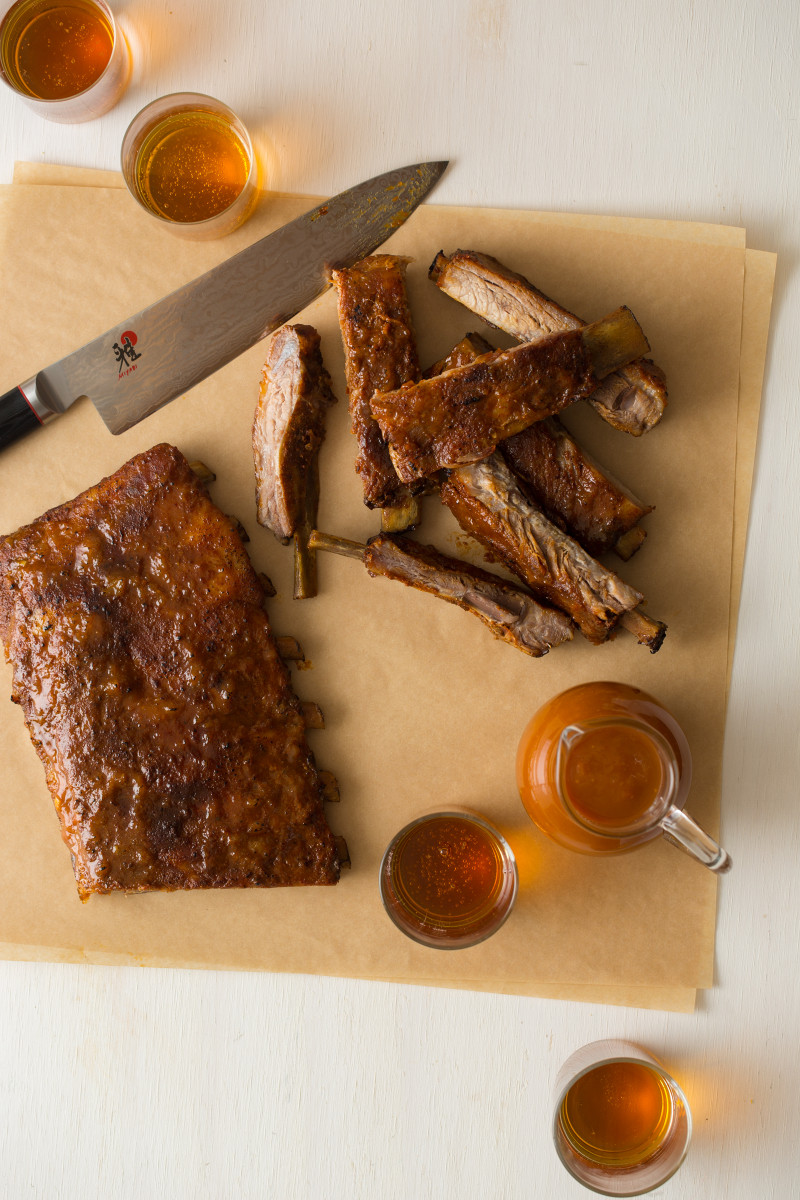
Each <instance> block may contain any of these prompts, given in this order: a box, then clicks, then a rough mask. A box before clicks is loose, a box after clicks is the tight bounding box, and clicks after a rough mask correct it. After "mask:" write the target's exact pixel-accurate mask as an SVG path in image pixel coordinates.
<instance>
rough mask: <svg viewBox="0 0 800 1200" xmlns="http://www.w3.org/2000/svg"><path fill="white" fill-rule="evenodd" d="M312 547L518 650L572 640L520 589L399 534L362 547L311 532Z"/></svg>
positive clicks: (567, 628)
mask: <svg viewBox="0 0 800 1200" xmlns="http://www.w3.org/2000/svg"><path fill="white" fill-rule="evenodd" d="M311 543H312V545H313V546H314V547H315V548H316V549H318V550H331V551H333V552H334V553H336V554H344V555H346V556H347V557H348V558H360V559H361V560H362V561H363V563H364V566H365V567H366V568H367V571H368V572H369V574H370V575H372V576H379V575H381V576H383V577H384V578H385V579H394V580H397V581H398V582H399V583H404V584H406V585H407V586H408V587H414V588H417V589H419V590H420V591H423V592H428V593H429V594H430V595H432V596H438V597H439V599H440V600H447V601H448V602H449V603H450V604H456V605H458V607H459V608H463V609H464V610H465V611H466V612H469V613H472V615H473V616H475V617H478V618H479V619H480V620H481V621H483V623H484V625H486V626H487V627H488V628H489V629H490V630H491V631H492V633H493V634H494V636H495V637H497V638H501V639H502V640H503V641H505V642H508V643H509V644H510V645H512V646H516V648H517V649H518V650H522V651H524V653H525V654H530V655H531V656H532V657H533V658H541V657H542V655H544V654H547V652H548V651H549V650H551V649H552V648H553V647H554V646H560V645H561V644H562V643H563V642H566V641H569V640H570V639H571V638H572V631H573V627H572V622H571V621H570V620H569V618H568V617H567V616H565V615H564V613H562V612H559V611H558V609H555V608H548V607H547V606H545V605H543V604H539V603H538V602H537V601H536V600H534V598H533V597H532V596H531V595H530V594H529V593H528V592H527V591H525V590H524V589H523V588H520V587H518V586H516V585H515V584H513V583H510V582H509V581H508V580H507V579H503V578H501V576H499V575H493V574H492V573H491V572H490V571H484V570H482V569H481V568H480V567H474V566H472V565H471V564H470V563H465V562H461V561H460V560H459V559H456V558H450V557H449V556H448V555H445V554H440V553H439V551H438V550H437V549H436V548H435V546H425V545H422V544H421V543H420V542H415V541H412V539H411V538H407V537H402V536H400V535H398V534H393V535H389V534H383V533H382V534H379V535H378V536H377V537H375V538H372V539H371V540H370V542H369V543H368V544H367V545H366V546H362V545H361V544H360V543H358V542H350V541H347V540H346V539H345V538H337V537H332V536H331V535H330V534H327V533H320V531H319V530H315V531H314V533H312V535H311Z"/></svg>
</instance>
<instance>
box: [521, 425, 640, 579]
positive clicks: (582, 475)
mask: <svg viewBox="0 0 800 1200" xmlns="http://www.w3.org/2000/svg"><path fill="white" fill-rule="evenodd" d="M500 451H501V453H502V455H503V458H504V459H505V460H506V462H507V463H508V465H509V466H510V467H511V469H512V470H513V472H514V474H515V475H516V476H517V477H518V478H519V479H521V480H522V481H523V483H524V485H525V491H526V492H527V493H528V494H529V495H530V497H531V498H532V499H533V500H535V502H536V503H537V504H538V505H539V506H540V507H541V508H543V509H544V511H545V512H546V513H547V515H548V516H549V517H550V519H551V520H552V521H555V523H556V524H563V527H564V528H565V529H566V530H567V532H568V533H571V534H572V536H573V537H574V538H576V539H577V540H578V541H579V542H580V544H581V545H582V546H583V547H584V549H586V550H588V551H589V553H590V554H593V555H598V554H607V553H608V551H610V550H616V549H617V546H618V543H619V539H620V538H621V537H622V536H623V535H624V534H627V533H628V531H629V530H631V529H633V527H634V526H635V525H636V524H637V522H639V521H640V520H641V519H642V517H644V516H646V514H647V513H649V512H652V511H653V509H652V505H646V504H642V503H640V501H638V500H637V499H636V498H635V496H633V495H631V493H630V492H628V491H627V490H626V489H625V488H623V487H622V485H621V484H618V483H617V482H616V481H615V480H613V479H611V477H610V476H609V475H607V474H606V473H605V472H604V470H603V469H602V467H600V466H599V465H598V464H597V463H596V462H594V460H593V459H592V458H591V457H590V456H589V455H588V454H587V453H586V452H585V451H584V450H582V449H581V447H580V446H579V445H578V443H577V442H576V441H575V439H574V438H573V437H572V435H571V434H570V433H569V432H568V431H567V430H566V429H565V428H564V426H563V425H562V424H561V422H560V421H559V420H558V418H557V417H551V418H549V419H548V420H547V421H540V422H538V424H536V425H531V426H530V427H529V428H528V429H524V430H523V431H522V433H517V434H515V435H514V437H511V438H508V440H507V441H505V442H503V443H502V444H501V446H500ZM638 533H639V534H640V538H639V539H637V540H636V543H635V544H634V545H631V543H630V542H627V543H626V542H623V545H622V547H620V550H621V554H620V556H621V557H622V558H630V557H631V554H632V553H633V551H634V550H635V549H638V547H639V546H640V545H641V540H642V539H643V538H644V537H645V533H644V531H643V530H638ZM626 548H629V550H630V552H626Z"/></svg>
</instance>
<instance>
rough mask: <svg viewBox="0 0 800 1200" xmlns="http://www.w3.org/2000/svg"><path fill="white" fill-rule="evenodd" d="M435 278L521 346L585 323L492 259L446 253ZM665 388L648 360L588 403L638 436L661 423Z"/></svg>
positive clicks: (627, 369)
mask: <svg viewBox="0 0 800 1200" xmlns="http://www.w3.org/2000/svg"><path fill="white" fill-rule="evenodd" d="M429 274H430V278H431V279H432V280H433V281H434V283H435V284H436V286H437V287H439V288H441V290H442V291H443V292H445V293H446V294H447V295H448V296H451V297H452V298H453V299H454V300H458V301H459V302H460V303H461V304H464V305H465V306H466V307H467V308H469V309H471V310H472V312H474V313H477V315H478V316H480V317H483V318H484V320H485V321H488V322H489V323H490V324H491V325H494V326H495V327H496V328H497V329H502V330H503V331H504V332H505V333H509V334H511V336H512V337H515V338H517V339H518V340H519V341H521V342H531V341H535V340H536V339H537V338H539V337H546V336H548V335H549V334H552V333H558V332H560V331H562V330H565V329H579V328H580V327H581V326H582V325H583V324H584V322H583V321H582V320H581V319H580V318H579V317H576V316H575V315H574V314H573V313H571V312H568V311H567V310H566V309H565V308H562V307H561V305H560V304H556V302H555V301H554V300H551V299H550V298H549V297H548V296H545V295H544V293H543V292H540V291H539V290H538V288H536V287H534V286H533V284H532V283H530V282H529V281H528V280H527V279H525V277H524V276H522V275H518V274H517V273H516V272H515V271H510V270H509V269H508V267H505V266H503V264H502V263H500V262H498V261H497V259H496V258H492V257H491V256H490V255H488V254H480V253H478V252H477V251H474V250H456V252H455V254H451V255H450V256H448V255H446V254H444V253H443V252H442V251H440V252H439V253H438V254H437V255H436V258H435V259H434V261H433V263H432V265H431V268H430V272H429ZM665 385H666V377H665V375H664V372H663V371H662V370H661V368H660V367H657V366H656V364H655V363H654V362H651V361H650V360H649V359H645V358H643V359H641V361H638V362H632V363H629V364H628V365H627V366H624V367H621V368H620V369H619V370H618V371H616V372H614V373H613V374H611V375H609V376H608V377H607V378H606V379H605V380H604V381H603V382H602V383H601V384H600V386H599V387H598V388H597V390H596V391H595V392H594V393H593V394H592V395H590V396H587V397H586V399H588V401H589V403H590V404H591V405H592V407H593V408H594V409H595V410H596V411H597V412H598V413H599V414H600V416H601V417H602V418H603V419H604V420H605V421H607V422H608V424H609V425H613V427H614V428H615V429H621V430H622V431H623V432H625V433H631V434H633V435H634V436H637V437H638V436H639V435H640V434H642V433H646V432H647V431H648V429H652V427H653V426H654V425H656V424H657V423H658V421H660V420H661V417H662V416H663V414H664V409H665V407H666V404H667V390H666V386H665Z"/></svg>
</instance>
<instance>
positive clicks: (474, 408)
mask: <svg viewBox="0 0 800 1200" xmlns="http://www.w3.org/2000/svg"><path fill="white" fill-rule="evenodd" d="M597 383H598V380H597V378H596V376H595V375H594V374H593V372H592V367H591V363H590V357H589V354H588V353H587V351H586V348H585V346H584V342H583V338H582V336H581V332H580V331H576V332H574V333H563V334H559V335H556V336H554V337H551V338H547V339H542V341H540V342H536V343H529V344H527V345H523V346H514V347H513V348H512V349H511V350H496V351H494V352H492V353H491V354H486V355H482V356H481V357H480V358H477V359H476V360H475V361H474V362H472V363H466V364H464V365H462V366H459V367H453V368H451V369H450V370H448V371H445V373H444V374H443V375H437V376H435V377H434V378H432V379H423V380H421V381H420V382H418V383H409V384H406V385H404V386H403V387H401V388H398V389H397V390H396V391H393V392H388V393H384V394H379V395H376V396H373V398H372V401H371V405H372V412H373V415H374V417H375V419H376V421H377V422H378V424H379V425H380V429H381V433H382V434H383V436H384V438H385V439H386V441H387V443H388V444H389V447H390V450H391V456H392V461H393V463H394V465H395V469H396V471H397V473H398V475H399V476H400V478H401V479H402V480H404V481H405V482H406V483H409V484H410V483H413V482H414V481H415V480H418V479H420V478H424V477H425V476H429V475H435V474H436V473H437V472H438V471H439V470H441V469H442V468H443V467H453V466H458V465H459V464H462V463H469V462H477V461H479V460H480V459H482V458H486V457H487V455H489V454H491V453H492V451H493V450H494V448H495V446H496V445H497V443H498V442H499V441H501V440H502V439H503V438H506V437H510V436H511V435H512V434H514V433H517V432H519V430H520V429H525V428H526V427H527V426H528V425H530V424H532V422H534V421H540V420H542V418H544V417H547V416H549V415H550V414H552V413H554V412H559V411H560V410H561V409H562V408H564V407H565V406H566V405H567V404H570V403H572V401H573V400H575V399H576V398H578V397H579V396H584V395H588V394H589V392H591V391H592V390H593V389H594V388H595V387H596V386H597Z"/></svg>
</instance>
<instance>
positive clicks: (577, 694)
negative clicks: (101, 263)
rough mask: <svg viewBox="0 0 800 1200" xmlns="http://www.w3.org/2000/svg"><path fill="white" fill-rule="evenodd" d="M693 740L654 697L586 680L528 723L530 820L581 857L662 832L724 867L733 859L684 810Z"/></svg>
mask: <svg viewBox="0 0 800 1200" xmlns="http://www.w3.org/2000/svg"><path fill="white" fill-rule="evenodd" d="M691 779H692V756H691V752H690V750H689V744H688V742H687V740H686V737H685V735H684V733H683V730H682V729H681V727H680V726H679V725H678V723H677V721H676V720H675V718H674V717H673V716H672V715H671V714H670V713H669V712H668V711H667V710H666V709H665V708H664V707H663V705H661V704H659V702H658V701H657V700H655V699H654V698H653V697H652V696H649V695H648V694H647V693H646V692H643V691H640V689H639V688H635V687H630V686H629V685H628V684H624V683H586V684H581V685H579V686H578V687H574V688H570V689H569V690H568V691H566V692H562V693H561V694H560V695H558V696H555V697H554V698H553V699H552V700H550V701H548V703H547V704H545V705H544V706H543V707H542V708H540V709H539V711H538V712H537V713H536V714H535V715H534V717H533V719H532V720H531V721H530V722H529V724H528V726H527V727H526V729H525V731H524V733H523V735H522V739H521V741H520V744H519V750H518V752H517V786H518V787H519V792H520V796H521V798H522V803H523V805H524V806H525V809H526V811H527V813H528V815H529V816H530V818H531V820H532V821H533V822H534V823H535V824H536V825H537V826H538V827H539V829H541V831H542V832H543V833H545V834H547V836H548V837H550V838H552V839H553V840H554V841H556V842H558V843H559V844H560V845H562V846H565V847H567V849H569V850H577V851H579V852H580V853H582V854H621V853H624V852H625V851H628V850H634V849H635V848H636V847H637V846H640V845H642V844H643V843H644V842H649V841H651V840H652V839H653V838H655V837H658V836H659V835H663V836H664V837H666V838H667V839H668V841H671V842H673V843H674V844H675V845H677V846H680V848H681V849H683V850H685V851H686V852H687V853H688V854H690V855H691V856H692V857H693V858H696V859H697V860H698V862H701V863H702V864H703V865H704V866H706V867H708V868H709V869H710V870H712V871H715V872H717V873H719V874H721V873H723V872H725V871H728V870H729V869H730V866H731V860H730V857H729V855H728V854H727V853H726V851H725V850H723V849H722V847H721V846H719V845H718V844H717V843H716V842H715V841H714V839H713V838H711V837H709V835H708V834H707V833H705V832H704V830H702V829H701V828H700V826H699V825H698V824H697V823H696V822H695V821H694V820H693V819H692V818H691V817H690V816H689V815H688V813H686V812H684V805H685V803H686V798H687V796H688V794H689V786H690V784H691Z"/></svg>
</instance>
